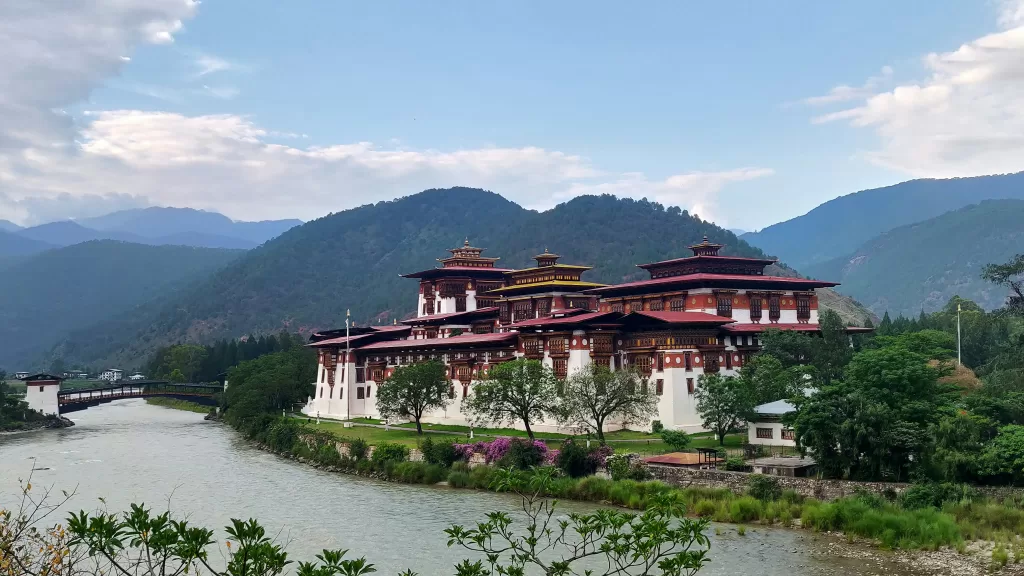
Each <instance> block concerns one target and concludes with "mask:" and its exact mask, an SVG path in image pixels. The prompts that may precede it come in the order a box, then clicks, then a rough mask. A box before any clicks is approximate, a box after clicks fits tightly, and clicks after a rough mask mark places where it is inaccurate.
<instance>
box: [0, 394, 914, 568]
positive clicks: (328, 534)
mask: <svg viewBox="0 0 1024 576" xmlns="http://www.w3.org/2000/svg"><path fill="white" fill-rule="evenodd" d="M71 416H72V419H73V420H74V421H75V424H76V425H75V426H74V427H72V428H67V429H63V430H42V431H36V432H29V433H21V434H12V435H6V436H0V507H2V506H11V505H12V504H13V503H16V499H17V496H18V479H19V478H24V477H26V476H27V475H28V474H29V472H30V471H31V470H32V467H33V463H34V464H35V467H36V468H37V470H36V471H35V472H34V477H33V482H34V484H35V487H36V489H39V488H42V487H50V486H52V487H53V488H55V489H56V491H57V492H59V491H60V490H68V491H71V490H74V491H75V495H74V498H73V499H72V501H71V502H70V503H69V505H68V508H69V509H72V510H76V511H77V510H79V509H85V510H94V509H96V508H98V507H101V506H102V505H103V504H102V503H101V502H100V500H99V499H100V498H103V499H104V500H105V502H106V506H107V509H109V510H123V509H125V508H127V506H128V504H130V503H132V502H145V503H146V504H147V505H150V506H151V507H153V508H154V509H157V510H162V509H166V507H167V505H168V503H169V504H170V506H171V509H172V510H173V511H174V512H175V513H176V514H182V515H188V516H189V517H190V519H191V521H192V522H193V523H198V524H202V525H206V526H210V527H211V528H219V527H221V526H224V525H226V524H227V523H228V522H229V519H230V518H232V517H243V518H249V517H253V518H257V519H259V520H260V521H261V522H262V523H263V525H264V526H266V527H267V529H268V533H270V534H276V535H277V536H278V539H279V540H281V541H284V542H286V543H287V547H288V552H289V556H290V557H291V558H293V559H302V560H312V559H313V555H314V554H315V553H317V552H318V551H319V550H321V549H323V548H348V549H350V550H351V552H350V553H349V554H350V556H351V555H355V556H360V555H365V556H366V557H367V559H368V560H369V561H370V562H373V563H375V564H376V565H377V568H378V572H379V573H382V574H397V573H398V572H399V571H400V570H402V569H405V568H411V569H413V570H414V571H416V572H418V573H419V574H421V575H422V576H434V575H437V576H441V575H449V574H452V573H453V572H454V571H453V570H452V568H451V566H452V565H453V564H455V563H456V562H458V561H460V560H462V559H463V558H467V557H469V556H470V555H469V554H468V553H466V552H464V551H460V550H457V549H449V548H447V547H446V545H445V544H446V538H445V535H444V533H443V532H442V530H443V529H444V528H445V527H447V526H448V525H450V524H452V523H462V524H471V523H474V522H476V521H477V520H481V519H483V517H484V514H486V513H487V512H489V511H492V510H497V509H513V508H515V507H516V505H517V504H518V501H517V500H516V499H514V497H512V496H509V495H503V494H493V493H487V492H475V491H469V490H451V489H447V488H443V487H425V486H408V485H400V484H390V483H387V482H379V481H375V480H369V479H364V478H358V477H353V476H346V475H342V474H333V473H327V472H322V471H319V470H316V469H314V468H311V467H309V466H305V465H302V464H298V463H295V462H292V461H289V460H286V459H283V458H280V457H277V456H274V455H272V454H268V453H266V452H263V451H260V450H258V449H256V448H253V447H252V446H250V445H248V444H247V443H246V442H244V441H243V440H241V439H239V437H238V435H237V434H235V433H234V431H233V430H231V429H230V428H228V427H227V426H225V425H223V424H219V423H215V422H206V421H204V420H203V419H202V418H203V416H202V414H196V413H192V412H184V411H178V410H172V409H168V408H162V407H157V406H150V405H148V404H146V403H145V402H144V401H143V400H119V401H115V402H112V403H110V404H104V405H100V406H97V407H94V408H90V409H88V410H84V411H82V412H76V413H73V414H72V415H71ZM36 489H34V490H33V491H35V490H36ZM560 505H561V506H563V508H565V509H575V510H584V509H586V505H583V504H579V503H565V504H560ZM718 528H719V530H720V531H721V535H719V536H715V535H712V547H711V553H710V558H711V563H710V564H709V565H708V566H707V568H705V569H704V570H702V571H701V575H702V576H704V575H722V576H724V575H736V574H751V575H753V574H757V575H764V576H782V575H786V576H810V575H822V574H844V575H849V576H869V575H881V574H885V575H886V576H917V574H918V572H916V571H911V570H910V569H908V568H907V567H905V566H904V565H902V564H900V565H898V564H897V563H895V562H894V561H892V560H890V559H889V558H888V557H887V556H886V555H885V554H884V553H877V554H876V553H872V554H865V553H864V550H863V548H860V547H856V546H848V545H846V544H845V543H841V542H838V541H836V540H833V539H831V538H829V537H824V536H816V535H813V534H809V533H806V532H801V531H799V530H785V529H765V528H760V527H753V528H749V527H748V529H747V532H746V535H745V536H739V535H738V534H737V532H736V529H735V527H734V526H729V525H721V526H718ZM217 537H218V538H222V537H223V532H222V531H219V530H218V532H217Z"/></svg>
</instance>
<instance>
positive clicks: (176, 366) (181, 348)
mask: <svg viewBox="0 0 1024 576" xmlns="http://www.w3.org/2000/svg"><path fill="white" fill-rule="evenodd" d="M207 353H208V352H207V350H206V348H205V347H204V346H200V345H198V344H178V345H177V346H172V347H171V351H170V355H169V357H168V359H167V361H168V363H169V367H170V369H171V371H172V372H173V371H174V370H179V371H180V372H181V373H182V374H183V375H184V377H185V379H186V380H187V381H188V382H195V377H196V373H198V372H199V369H200V368H201V367H202V364H203V361H204V360H206V355H207Z"/></svg>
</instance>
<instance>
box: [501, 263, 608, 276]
mask: <svg viewBox="0 0 1024 576" xmlns="http://www.w3.org/2000/svg"><path fill="white" fill-rule="evenodd" d="M593 268H594V267H593V266H581V265H579V264H559V263H555V264H549V265H547V266H533V267H531V268H520V269H518V270H509V272H508V273H509V274H513V275H515V274H519V273H521V272H536V271H537V270H545V271H546V270H579V271H581V272H586V271H587V270H592V269H593Z"/></svg>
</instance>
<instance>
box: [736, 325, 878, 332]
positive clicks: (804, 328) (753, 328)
mask: <svg viewBox="0 0 1024 576" xmlns="http://www.w3.org/2000/svg"><path fill="white" fill-rule="evenodd" d="M722 329H723V330H725V331H727V332H741V333H753V332H764V331H765V330H795V331H798V332H818V331H820V330H821V326H820V325H819V324H771V323H768V324H730V325H728V326H722ZM873 330H874V329H873V328H861V327H860V326H850V327H849V328H847V329H846V331H847V332H871V331H873Z"/></svg>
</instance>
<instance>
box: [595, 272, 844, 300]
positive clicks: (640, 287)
mask: <svg viewBox="0 0 1024 576" xmlns="http://www.w3.org/2000/svg"><path fill="white" fill-rule="evenodd" d="M758 285H762V286H763V287H764V289H765V290H773V289H774V290H778V289H790V290H792V289H800V290H809V289H812V288H828V287H831V286H838V285H839V283H838V282H828V281H825V280H809V279H805V278H788V277H785V276H763V275H757V274H709V273H700V274H684V275H681V276H666V277H664V278H653V279H650V280H638V281H636V282H626V283H624V284H612V285H610V286H603V287H600V288H591V289H589V290H586V293H588V294H599V295H602V296H609V295H614V294H621V293H630V292H635V291H639V292H643V291H645V290H647V289H649V288H650V289H656V288H662V289H667V288H669V287H678V288H684V287H694V288H717V287H732V286H738V287H744V288H749V287H757V286H758Z"/></svg>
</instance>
